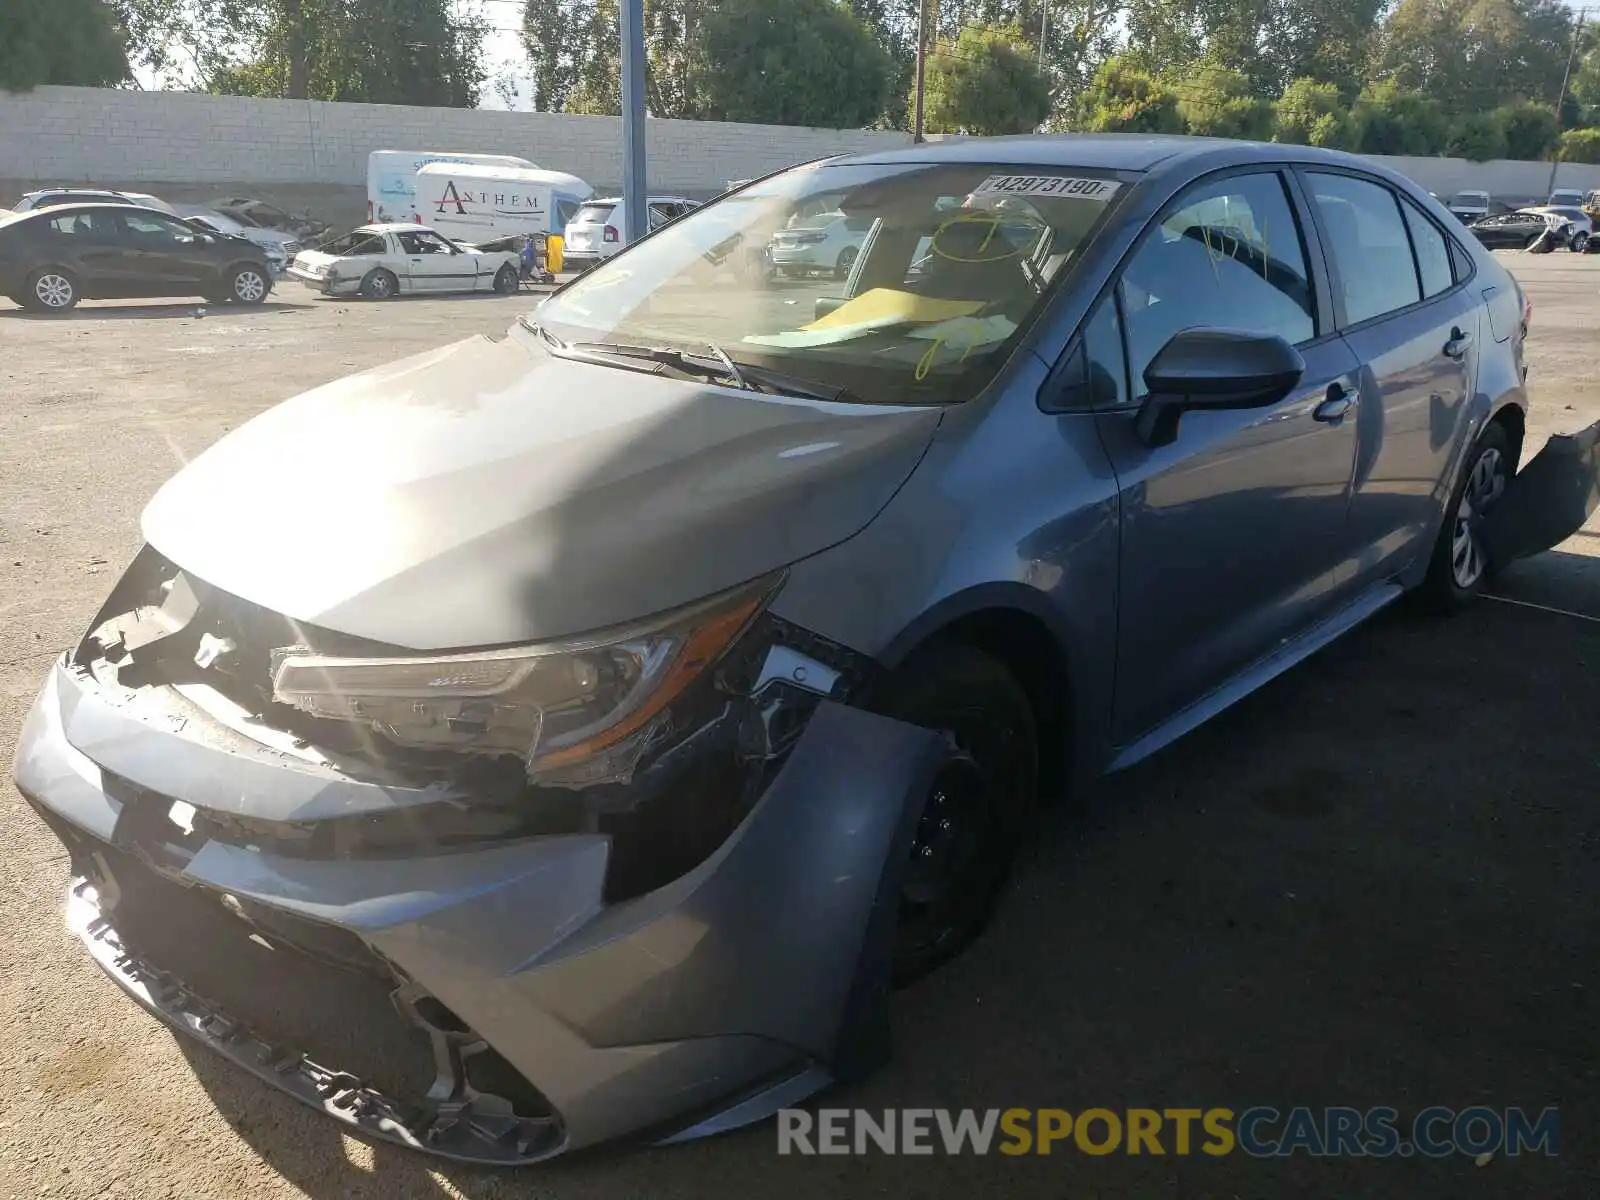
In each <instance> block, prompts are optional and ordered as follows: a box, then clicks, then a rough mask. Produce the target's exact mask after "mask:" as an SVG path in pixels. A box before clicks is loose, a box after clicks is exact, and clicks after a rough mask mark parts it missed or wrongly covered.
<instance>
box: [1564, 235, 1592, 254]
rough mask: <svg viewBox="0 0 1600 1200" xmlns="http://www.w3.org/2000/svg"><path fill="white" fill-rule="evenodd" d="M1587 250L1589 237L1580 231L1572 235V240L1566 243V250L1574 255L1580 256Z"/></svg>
mask: <svg viewBox="0 0 1600 1200" xmlns="http://www.w3.org/2000/svg"><path fill="white" fill-rule="evenodd" d="M1588 248H1589V235H1588V234H1587V233H1585V232H1583V230H1581V229H1580V230H1578V232H1577V233H1575V234H1573V235H1572V240H1571V241H1570V242H1568V243H1567V249H1568V250H1571V251H1572V252H1573V253H1574V254H1582V253H1583V252H1584V251H1585V250H1587V249H1588Z"/></svg>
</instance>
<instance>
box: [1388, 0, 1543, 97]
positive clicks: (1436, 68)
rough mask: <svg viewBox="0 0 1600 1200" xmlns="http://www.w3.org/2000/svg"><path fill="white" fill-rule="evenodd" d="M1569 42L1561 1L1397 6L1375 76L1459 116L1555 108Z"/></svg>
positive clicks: (1470, 0) (1440, 0)
mask: <svg viewBox="0 0 1600 1200" xmlns="http://www.w3.org/2000/svg"><path fill="white" fill-rule="evenodd" d="M1572 37H1573V27H1572V19H1571V17H1570V15H1569V14H1568V11H1567V10H1566V9H1565V8H1563V7H1562V6H1561V4H1560V3H1559V0H1400V3H1399V4H1398V5H1396V7H1395V9H1394V11H1393V13H1391V14H1390V16H1389V18H1388V20H1387V21H1386V22H1385V23H1384V26H1383V30H1382V34H1381V37H1380V43H1381V47H1380V50H1379V53H1378V59H1377V76H1378V78H1379V79H1382V80H1386V81H1389V82H1392V83H1394V84H1395V85H1397V86H1398V87H1400V88H1402V89H1404V90H1406V91H1416V92H1424V93H1426V94H1427V95H1429V96H1430V97H1432V98H1433V99H1435V100H1437V101H1438V102H1439V103H1440V104H1441V105H1442V106H1443V107H1444V110H1445V111H1446V112H1447V113H1451V114H1457V115H1460V114H1466V113H1474V112H1487V111H1488V110H1490V109H1492V108H1496V107H1498V106H1499V105H1501V104H1504V103H1507V102H1509V101H1514V100H1532V99H1538V100H1544V101H1545V102H1546V103H1548V104H1554V103H1555V101H1556V92H1557V90H1558V88H1559V87H1560V81H1561V76H1562V73H1563V71H1564V70H1565V68H1566V64H1567V56H1568V53H1569V52H1570V50H1571V48H1572Z"/></svg>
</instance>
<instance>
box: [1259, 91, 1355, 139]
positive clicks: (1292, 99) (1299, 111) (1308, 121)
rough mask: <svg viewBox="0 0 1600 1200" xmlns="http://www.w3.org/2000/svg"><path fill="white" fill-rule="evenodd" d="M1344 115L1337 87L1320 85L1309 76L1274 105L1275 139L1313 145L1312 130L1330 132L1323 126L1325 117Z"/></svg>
mask: <svg viewBox="0 0 1600 1200" xmlns="http://www.w3.org/2000/svg"><path fill="white" fill-rule="evenodd" d="M1344 112H1345V103H1344V99H1343V98H1342V97H1341V96H1340V95H1339V88H1338V86H1337V85H1335V84H1332V83H1318V82H1317V81H1316V80H1315V79H1311V78H1309V77H1307V78H1301V79H1296V80H1295V81H1294V82H1293V83H1291V84H1290V85H1289V86H1288V87H1286V88H1284V89H1283V95H1282V96H1280V97H1278V102H1277V103H1276V104H1274V105H1273V121H1272V140H1273V141H1275V142H1290V143H1293V144H1294V145H1297V146H1309V145H1312V144H1313V143H1312V141H1311V135H1312V131H1313V130H1315V129H1317V128H1319V127H1321V128H1323V130H1324V132H1326V130H1327V127H1326V126H1322V125H1321V123H1322V121H1323V120H1324V118H1326V117H1338V116H1343V114H1344Z"/></svg>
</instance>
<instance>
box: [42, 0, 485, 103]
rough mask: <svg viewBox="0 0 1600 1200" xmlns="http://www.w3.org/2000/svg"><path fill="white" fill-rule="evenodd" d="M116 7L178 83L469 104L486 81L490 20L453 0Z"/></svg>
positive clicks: (151, 58)
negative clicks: (460, 9)
mask: <svg viewBox="0 0 1600 1200" xmlns="http://www.w3.org/2000/svg"><path fill="white" fill-rule="evenodd" d="M51 2H52V3H53V2H54V0H51ZM116 3H117V5H118V6H119V10H120V11H121V13H122V16H123V20H124V23H125V25H126V27H127V29H128V32H129V46H130V50H131V53H132V56H133V58H134V60H135V61H136V62H138V63H139V64H140V65H141V66H144V67H146V68H148V69H149V70H151V71H152V72H153V73H154V74H155V75H156V76H157V78H158V79H160V80H161V81H162V82H164V83H167V84H169V85H174V86H178V87H188V88H201V89H205V90H207V91H217V92H226V93H233V94H238V95H251V96H272V97H277V98H282V99H296V100H298V99H312V100H355V101H368V102H372V103H379V104H428V105H441V106H453V107H461V108H470V107H472V106H474V105H476V104H477V102H478V92H479V89H480V88H481V86H482V84H483V81H484V79H485V71H484V67H483V53H482V51H483V38H484V34H485V32H486V30H487V23H486V22H485V21H484V20H483V19H482V18H480V17H466V18H463V19H461V20H459V21H458V20H456V19H455V5H454V3H453V0H116Z"/></svg>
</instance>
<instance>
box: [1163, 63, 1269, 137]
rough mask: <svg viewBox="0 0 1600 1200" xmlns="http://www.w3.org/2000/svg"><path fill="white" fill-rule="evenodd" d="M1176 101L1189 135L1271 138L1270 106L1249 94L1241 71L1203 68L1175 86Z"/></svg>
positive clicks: (1247, 85)
mask: <svg viewBox="0 0 1600 1200" xmlns="http://www.w3.org/2000/svg"><path fill="white" fill-rule="evenodd" d="M1178 97H1179V99H1178V112H1179V113H1180V114H1182V116H1183V119H1184V122H1185V123H1186V124H1187V125H1188V127H1189V132H1190V133H1194V134H1200V135H1203V136H1206V137H1231V138H1254V139H1256V140H1258V141H1264V140H1266V139H1267V138H1269V137H1271V136H1272V117H1273V113H1272V105H1270V104H1268V103H1267V102H1266V101H1265V100H1260V99H1257V98H1256V97H1255V96H1253V95H1252V94H1251V83H1250V79H1249V77H1248V76H1246V75H1245V74H1244V72H1242V71H1237V70H1235V69H1233V68H1232V67H1221V66H1215V65H1208V66H1203V67H1201V68H1200V69H1199V70H1198V71H1196V72H1195V73H1194V74H1192V75H1190V76H1189V77H1188V78H1187V79H1185V80H1184V81H1183V82H1182V83H1181V84H1179V86H1178Z"/></svg>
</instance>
